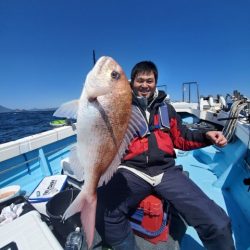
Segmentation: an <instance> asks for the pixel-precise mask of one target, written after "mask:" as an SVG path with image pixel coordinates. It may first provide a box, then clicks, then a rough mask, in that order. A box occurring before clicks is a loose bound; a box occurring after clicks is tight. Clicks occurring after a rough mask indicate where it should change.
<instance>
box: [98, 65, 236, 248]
mask: <svg viewBox="0 0 250 250" xmlns="http://www.w3.org/2000/svg"><path fill="white" fill-rule="evenodd" d="M157 79H158V71H157V68H156V66H155V64H154V63H152V62H150V61H143V62H140V63H138V64H136V65H135V66H134V68H133V69H132V72H131V82H130V84H131V88H132V93H133V97H132V105H133V106H136V107H137V108H138V109H139V110H140V114H141V116H142V119H144V120H145V121H146V123H147V129H146V131H143V132H141V131H137V132H138V133H137V134H138V135H137V136H136V137H135V138H134V139H133V140H132V141H131V143H130V145H129V147H128V149H127V150H126V153H125V155H124V157H123V158H122V162H121V165H120V166H119V167H118V170H117V172H116V173H115V174H114V176H113V177H112V179H111V180H110V181H109V182H108V184H107V185H104V186H103V187H101V188H99V190H98V205H97V220H96V226H97V229H98V232H99V233H100V234H101V236H102V238H103V240H104V241H106V243H107V244H109V245H110V246H111V247H112V249H117V250H118V249H119V250H122V249H124V250H125V249H131V250H132V249H138V246H136V243H135V238H134V235H133V232H132V230H131V227H130V223H129V219H128V218H129V215H130V213H131V211H133V209H135V208H136V207H137V205H138V204H139V203H140V201H141V200H143V199H144V198H145V197H147V196H148V195H150V194H152V193H154V194H156V195H158V196H159V197H160V198H162V199H164V200H166V201H168V202H169V203H170V204H171V205H172V206H173V207H174V208H175V209H176V210H177V211H178V212H179V213H180V215H181V216H182V217H183V218H184V219H185V220H186V222H187V223H188V224H189V225H191V226H193V227H194V228H195V229H196V231H197V232H198V235H199V237H200V239H201V240H202V242H203V244H204V246H205V247H206V249H213V250H218V249H220V250H223V249H225V250H231V249H235V248H234V242H233V239H232V235H231V234H232V233H231V224H230V220H229V218H228V217H227V215H226V213H225V212H224V211H223V210H222V208H220V207H219V206H218V205H216V204H215V203H214V202H213V201H212V200H210V199H209V198H208V197H207V196H206V195H205V194H204V193H203V192H202V191H201V190H200V188H199V187H198V186H197V185H196V184H195V183H193V182H192V180H190V179H189V178H188V177H187V176H186V175H185V174H183V171H182V168H181V166H175V160H174V158H175V151H174V148H177V149H181V150H192V149H197V148H201V147H205V146H208V145H211V144H215V145H217V146H219V147H223V146H225V145H226V144H227V140H226V138H225V137H224V136H223V134H222V133H221V132H219V131H209V132H206V133H205V132H199V131H190V130H188V129H187V128H186V127H184V126H183V125H182V124H181V118H180V117H179V116H178V114H177V113H176V111H175V109H174V108H173V107H172V106H171V105H170V104H168V103H167V102H166V94H165V93H164V92H163V91H158V90H157V88H156V84H157ZM138 119H139V118H138ZM142 130H143V129H142Z"/></svg>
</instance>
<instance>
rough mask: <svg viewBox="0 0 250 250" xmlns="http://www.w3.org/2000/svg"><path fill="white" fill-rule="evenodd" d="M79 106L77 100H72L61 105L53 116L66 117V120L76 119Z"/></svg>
mask: <svg viewBox="0 0 250 250" xmlns="http://www.w3.org/2000/svg"><path fill="white" fill-rule="evenodd" d="M78 106H79V100H73V101H70V102H66V103H63V104H62V105H61V106H60V107H59V108H58V109H57V110H56V111H55V113H54V114H53V116H56V117H66V118H68V119H70V118H72V119H76V118H77V111H78Z"/></svg>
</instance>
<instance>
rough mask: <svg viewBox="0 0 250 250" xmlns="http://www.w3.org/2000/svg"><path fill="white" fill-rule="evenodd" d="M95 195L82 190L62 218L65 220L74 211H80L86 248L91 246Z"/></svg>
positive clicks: (93, 228) (93, 231)
mask: <svg viewBox="0 0 250 250" xmlns="http://www.w3.org/2000/svg"><path fill="white" fill-rule="evenodd" d="M96 204H97V197H96V194H95V195H91V194H88V193H85V192H84V190H82V191H81V192H80V193H79V194H78V196H77V197H76V198H75V200H74V201H73V202H72V204H71V205H70V206H69V207H68V208H67V210H66V211H65V213H64V215H63V220H67V219H68V218H69V217H71V216H72V215H74V214H75V213H78V212H81V223H82V227H83V230H84V232H85V236H86V242H87V245H88V248H90V247H91V245H92V243H93V240H94V233H95V217H96Z"/></svg>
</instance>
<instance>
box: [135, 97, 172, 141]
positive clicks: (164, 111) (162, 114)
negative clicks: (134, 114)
mask: <svg viewBox="0 0 250 250" xmlns="http://www.w3.org/2000/svg"><path fill="white" fill-rule="evenodd" d="M138 110H139V108H138ZM158 110H159V114H158V115H159V121H158V123H157V124H154V125H151V126H149V125H148V126H147V128H143V129H141V130H139V131H138V133H139V136H140V137H141V138H142V137H144V136H145V135H147V134H150V133H151V132H153V131H154V130H156V129H161V130H164V131H168V130H169V129H170V122H169V115H168V106H167V104H166V103H165V102H163V103H162V104H161V105H160V107H159V109H158ZM139 113H140V115H141V117H142V119H144V120H146V119H145V117H144V116H143V114H142V112H141V111H140V112H139ZM146 123H147V124H148V122H146Z"/></svg>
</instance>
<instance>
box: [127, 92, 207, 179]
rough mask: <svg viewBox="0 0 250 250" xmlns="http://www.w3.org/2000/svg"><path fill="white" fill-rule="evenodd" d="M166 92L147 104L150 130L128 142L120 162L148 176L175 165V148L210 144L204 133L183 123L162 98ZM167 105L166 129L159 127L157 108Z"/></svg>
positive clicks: (160, 93) (191, 147) (189, 147)
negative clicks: (192, 129)
mask: <svg viewBox="0 0 250 250" xmlns="http://www.w3.org/2000/svg"><path fill="white" fill-rule="evenodd" d="M165 97H166V94H165V93H164V92H162V91H159V94H158V96H157V98H156V99H155V100H154V101H153V103H152V104H151V105H150V107H148V109H147V110H148V111H149V113H150V117H149V123H148V126H149V130H150V133H149V134H147V135H146V136H144V137H142V138H141V137H140V136H138V137H136V138H135V139H133V141H132V142H131V144H130V146H129V148H128V150H127V152H126V155H125V156H124V158H123V160H122V165H125V166H128V167H133V168H135V169H138V170H140V171H142V172H144V173H146V174H148V175H150V176H155V175H158V174H160V173H162V172H163V171H164V169H165V168H168V167H171V166H173V165H174V164H175V161H174V158H176V155H175V151H174V148H177V149H181V150H185V151H187V150H192V149H197V148H201V147H205V146H208V145H210V144H211V143H210V141H209V140H207V139H206V136H205V133H204V132H199V131H191V130H189V129H188V128H187V127H186V126H184V125H182V122H181V118H180V116H179V115H178V114H177V112H176V111H175V109H174V107H173V106H172V105H170V104H169V103H166V102H165V101H164V100H165ZM133 104H134V105H136V106H138V107H139V108H140V110H141V112H142V114H143V115H144V116H145V117H146V113H145V111H144V110H143V109H142V108H141V107H140V105H139V103H138V102H137V100H136V97H135V98H134V99H133ZM162 105H166V107H167V111H168V117H169V129H161V128H159V127H160V126H159V119H160V116H159V107H160V106H162Z"/></svg>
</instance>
